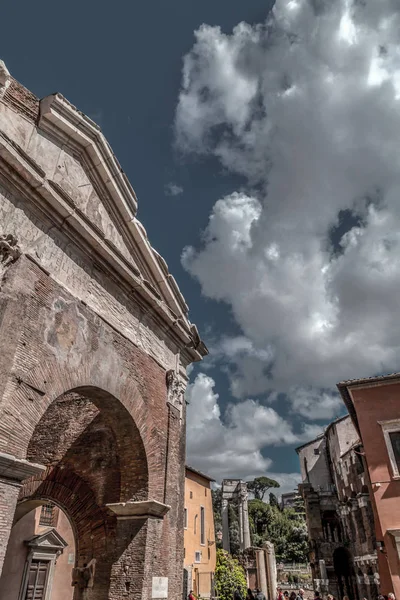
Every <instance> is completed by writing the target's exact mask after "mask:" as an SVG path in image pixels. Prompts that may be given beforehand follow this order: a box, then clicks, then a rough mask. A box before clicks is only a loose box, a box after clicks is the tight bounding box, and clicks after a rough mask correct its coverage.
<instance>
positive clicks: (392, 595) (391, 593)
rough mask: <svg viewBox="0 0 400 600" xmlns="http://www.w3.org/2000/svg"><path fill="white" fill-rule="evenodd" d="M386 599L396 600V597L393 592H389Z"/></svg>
mask: <svg viewBox="0 0 400 600" xmlns="http://www.w3.org/2000/svg"><path fill="white" fill-rule="evenodd" d="M388 598H389V600H396V596H395V595H394V594H393V592H390V594H388Z"/></svg>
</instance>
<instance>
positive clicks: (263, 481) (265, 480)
mask: <svg viewBox="0 0 400 600" xmlns="http://www.w3.org/2000/svg"><path fill="white" fill-rule="evenodd" d="M278 487H280V484H279V483H278V482H277V481H275V479H270V478H269V477H256V478H255V479H254V480H253V481H248V482H247V489H248V490H249V491H250V492H252V493H253V494H254V498H256V499H257V500H264V495H265V492H267V491H268V490H269V489H270V488H278Z"/></svg>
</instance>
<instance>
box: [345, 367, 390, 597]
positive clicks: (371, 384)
mask: <svg viewBox="0 0 400 600" xmlns="http://www.w3.org/2000/svg"><path fill="white" fill-rule="evenodd" d="M338 388H339V391H340V393H341V395H342V397H343V400H344V401H345V404H346V406H347V408H348V410H349V413H350V415H351V417H352V420H353V423H354V426H355V428H356V429H357V432H358V433H359V435H360V437H361V439H362V443H363V450H364V454H365V459H366V463H367V466H368V474H369V482H370V483H369V485H370V490H371V498H372V502H373V509H374V514H375V536H376V547H377V549H378V560H379V574H380V590H381V593H382V594H388V593H390V592H394V593H395V595H396V597H399V596H400V511H399V506H400V374H399V373H396V374H394V375H388V376H384V377H374V378H369V379H358V380H354V381H345V382H343V383H340V384H339V385H338ZM371 521H372V518H371Z"/></svg>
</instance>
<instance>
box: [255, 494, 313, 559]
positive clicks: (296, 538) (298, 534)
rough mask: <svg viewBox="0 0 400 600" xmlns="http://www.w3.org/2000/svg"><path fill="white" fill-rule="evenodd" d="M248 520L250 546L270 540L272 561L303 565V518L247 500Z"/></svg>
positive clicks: (259, 501) (305, 533)
mask: <svg viewBox="0 0 400 600" xmlns="http://www.w3.org/2000/svg"><path fill="white" fill-rule="evenodd" d="M249 521H250V527H251V530H252V534H253V544H254V545H255V546H262V544H263V543H264V542H265V541H271V542H272V543H273V544H274V546H275V554H276V558H277V560H279V561H282V562H307V557H308V541H307V528H306V523H305V521H304V519H303V517H302V516H301V515H299V514H297V513H296V512H295V511H294V510H293V509H289V508H286V509H284V510H282V511H281V510H280V509H279V508H278V507H276V506H273V505H271V504H266V503H265V502H263V501H262V500H257V499H254V500H250V502H249Z"/></svg>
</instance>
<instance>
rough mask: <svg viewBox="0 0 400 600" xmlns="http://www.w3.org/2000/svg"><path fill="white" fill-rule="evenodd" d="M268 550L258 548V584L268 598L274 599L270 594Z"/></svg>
mask: <svg viewBox="0 0 400 600" xmlns="http://www.w3.org/2000/svg"><path fill="white" fill-rule="evenodd" d="M265 555H266V552H265V550H264V549H263V548H261V549H258V550H256V562H257V586H258V587H259V588H260V590H261V591H262V592H263V594H265V596H266V597H267V598H268V600H273V598H271V597H270V596H269V594H268V582H267V570H266V564H265V562H266V561H265V558H266V557H265Z"/></svg>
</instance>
